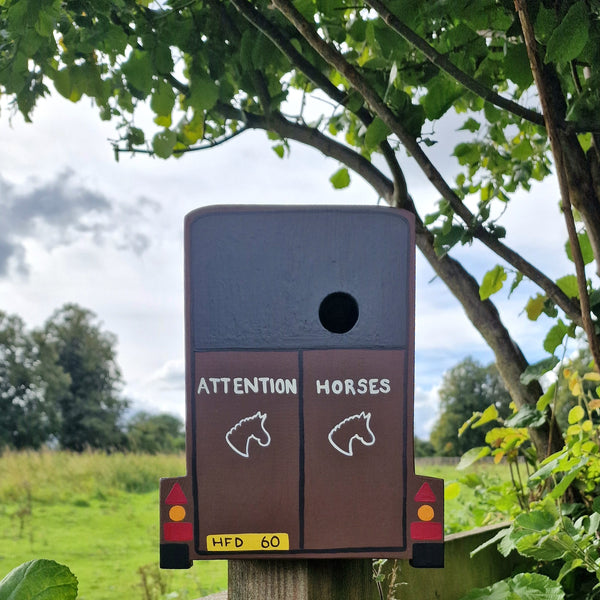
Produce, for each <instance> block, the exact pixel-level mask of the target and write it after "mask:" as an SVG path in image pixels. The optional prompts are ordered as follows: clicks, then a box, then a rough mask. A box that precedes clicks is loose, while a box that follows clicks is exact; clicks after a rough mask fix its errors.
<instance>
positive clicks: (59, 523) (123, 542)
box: [0, 452, 507, 600]
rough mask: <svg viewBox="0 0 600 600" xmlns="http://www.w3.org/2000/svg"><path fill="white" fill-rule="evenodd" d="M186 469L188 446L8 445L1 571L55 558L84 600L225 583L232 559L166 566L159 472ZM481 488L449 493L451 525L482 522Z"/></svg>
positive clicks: (1, 487)
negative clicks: (104, 450) (69, 448)
mask: <svg viewBox="0 0 600 600" xmlns="http://www.w3.org/2000/svg"><path fill="white" fill-rule="evenodd" d="M486 470H487V471H489V472H488V473H485V471H486ZM418 472H419V473H421V474H424V475H432V476H435V477H442V478H443V479H445V480H446V481H447V482H448V483H451V482H453V481H455V480H456V479H457V477H458V476H460V474H458V473H457V472H456V471H455V469H454V468H453V467H438V466H430V467H420V468H419V469H418ZM477 472H478V473H481V472H484V475H485V478H486V481H487V482H488V483H489V482H490V481H492V482H494V481H501V480H503V479H505V478H506V477H507V474H506V472H505V470H504V472H503V470H498V468H494V467H493V466H486V467H481V468H480V469H479V470H478V471H477ZM184 473H185V459H184V456H183V455H159V456H147V455H122V454H112V455H105V454H100V453H84V454H71V453H66V452H40V453H35V452H31V453H14V452H6V453H4V454H2V456H1V457H0V579H1V578H2V577H3V576H4V575H5V574H6V573H8V572H9V571H10V570H11V569H13V568H14V567H15V566H17V565H19V564H21V563H22V562H25V561H27V560H31V559H34V558H50V559H53V560H56V561H57V562H60V563H63V564H66V565H67V566H69V568H70V569H71V570H72V571H73V573H74V574H75V575H76V576H77V578H78V579H79V599H80V600H117V599H118V600H121V599H123V598H126V599H127V600H162V599H168V600H193V599H195V598H200V597H202V596H204V595H207V594H210V593H213V592H216V591H219V590H222V589H225V588H226V587H227V567H226V563H225V562H224V561H198V562H196V563H195V564H194V567H193V568H192V569H190V570H186V571H161V570H160V569H159V568H158V480H159V478H160V477H161V476H163V477H164V476H178V475H183V474H184ZM455 487H456V486H455ZM481 494H482V491H481V489H478V488H477V487H475V488H472V487H469V486H465V485H462V486H461V488H460V493H459V496H458V497H456V498H453V499H450V500H448V501H447V502H446V523H447V531H456V530H460V529H468V528H470V527H474V526H476V525H479V524H481V523H479V522H477V520H478V519H480V520H481V519H483V518H484V516H483V509H481V505H482V502H481ZM484 504H485V503H484Z"/></svg>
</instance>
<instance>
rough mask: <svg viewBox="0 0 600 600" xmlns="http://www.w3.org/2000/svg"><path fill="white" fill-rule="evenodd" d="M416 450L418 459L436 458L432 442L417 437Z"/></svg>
mask: <svg viewBox="0 0 600 600" xmlns="http://www.w3.org/2000/svg"><path fill="white" fill-rule="evenodd" d="M414 449H415V457H416V458H423V457H426V456H434V454H435V449H434V447H433V444H432V443H431V442H428V441H427V440H422V439H420V438H418V437H415V443H414Z"/></svg>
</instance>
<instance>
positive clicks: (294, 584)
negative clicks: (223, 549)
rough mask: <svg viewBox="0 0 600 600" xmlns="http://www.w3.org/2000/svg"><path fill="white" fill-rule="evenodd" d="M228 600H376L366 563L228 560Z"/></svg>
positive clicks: (335, 560)
mask: <svg viewBox="0 0 600 600" xmlns="http://www.w3.org/2000/svg"><path fill="white" fill-rule="evenodd" d="M228 600H379V592H378V590H377V585H376V583H375V580H374V579H373V570H372V561H371V560H369V559H316V560H306V559H304V560H286V559H279V560H230V561H229V595H228Z"/></svg>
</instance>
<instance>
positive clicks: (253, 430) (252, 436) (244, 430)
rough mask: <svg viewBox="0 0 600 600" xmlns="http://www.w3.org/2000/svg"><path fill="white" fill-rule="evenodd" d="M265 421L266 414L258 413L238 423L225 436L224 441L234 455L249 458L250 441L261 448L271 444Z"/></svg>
mask: <svg viewBox="0 0 600 600" xmlns="http://www.w3.org/2000/svg"><path fill="white" fill-rule="evenodd" d="M266 419H267V414H266V413H261V412H260V411H258V412H256V413H255V414H253V415H252V416H251V417H246V418H245V419H242V420H241V421H238V422H237V423H236V424H235V425H234V426H233V427H232V428H231V429H230V430H229V431H228V432H227V433H226V434H225V441H226V442H227V443H228V444H229V447H230V448H231V449H232V450H233V451H234V452H235V453H236V454H239V455H240V456H243V457H244V458H249V457H250V441H251V440H255V441H256V442H257V443H258V445H259V446H262V447H263V448H265V447H266V446H268V445H269V444H270V443H271V436H270V434H269V432H268V431H267V429H266V427H265V421H266Z"/></svg>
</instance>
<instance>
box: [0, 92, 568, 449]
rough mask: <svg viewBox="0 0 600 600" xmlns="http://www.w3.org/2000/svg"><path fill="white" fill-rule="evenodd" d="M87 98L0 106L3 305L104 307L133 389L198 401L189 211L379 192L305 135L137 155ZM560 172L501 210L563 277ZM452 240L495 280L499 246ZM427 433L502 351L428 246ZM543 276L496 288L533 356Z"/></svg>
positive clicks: (44, 311) (420, 273)
mask: <svg viewBox="0 0 600 600" xmlns="http://www.w3.org/2000/svg"><path fill="white" fill-rule="evenodd" d="M460 123H461V122H460V121H458V120H457V119H455V118H453V119H450V120H449V121H448V122H445V123H438V124H437V125H436V126H435V132H434V136H433V137H434V138H435V139H437V141H438V144H436V146H434V147H433V149H431V150H430V151H429V150H428V152H429V153H430V154H431V155H432V158H434V161H435V162H436V164H438V166H439V167H440V169H441V171H442V172H443V173H444V174H445V175H447V176H450V177H452V176H453V174H456V173H457V172H458V165H457V163H456V161H455V159H454V158H452V157H451V152H452V148H453V146H454V144H455V143H456V141H457V139H458V135H459V133H458V132H457V129H458V127H459V126H460ZM115 137H116V134H115V130H114V125H113V124H111V123H106V122H102V121H100V119H99V117H98V115H97V113H96V111H95V110H94V108H93V107H92V106H91V104H90V103H89V102H87V101H86V100H85V99H84V100H82V101H81V102H80V103H78V104H71V103H70V102H68V101H67V100H64V99H62V98H49V99H47V100H46V101H42V102H41V103H40V104H39V105H38V107H37V108H36V110H35V111H34V113H33V124H26V123H24V122H23V120H22V119H21V118H20V116H18V115H17V116H13V117H12V118H10V112H9V110H8V109H7V108H6V107H4V108H3V111H2V113H1V114H0V310H3V311H5V312H7V313H9V314H17V315H19V316H20V317H21V318H22V319H23V320H24V321H25V322H26V324H27V326H28V327H30V328H33V327H39V326H41V325H43V323H44V322H45V321H46V319H48V318H49V317H50V315H51V314H52V312H53V311H55V310H56V309H58V308H60V307H61V306H62V305H64V304H65V303H67V302H75V303H77V304H79V305H81V306H83V307H85V308H88V309H90V310H92V311H93V312H94V313H95V314H96V315H97V317H98V320H99V321H100V323H101V324H102V327H103V329H105V330H107V331H110V332H112V333H114V334H115V335H116V336H117V338H118V346H117V352H118V362H119V365H120V367H121V370H122V374H123V379H124V384H125V385H124V389H123V394H124V395H125V396H126V397H127V398H129V399H130V400H131V401H132V406H133V408H134V409H136V410H138V409H139V410H146V411H150V412H161V411H165V412H171V413H173V414H177V415H180V416H182V417H183V416H184V411H185V397H184V338H183V336H184V312H183V311H184V308H183V307H184V297H183V294H184V292H183V219H184V216H185V215H186V214H187V213H188V212H189V211H191V210H193V209H195V208H198V207H201V206H207V205H214V204H226V205H230V204H282V205H291V204H316V205H326V204H329V205H336V206H337V205H353V204H355V205H356V204H358V205H371V206H372V205H376V204H377V203H378V198H377V197H376V195H375V193H374V192H373V191H372V189H371V188H370V187H369V186H368V185H366V184H365V183H363V182H362V181H361V180H360V178H359V177H358V176H356V175H352V176H351V177H352V183H351V185H350V187H349V188H347V189H345V190H341V191H339V190H334V189H333V188H332V186H331V184H330V183H329V177H330V176H331V175H332V174H333V173H334V172H335V171H336V170H337V169H338V168H339V165H338V164H337V163H336V162H335V161H332V160H330V159H324V158H323V157H322V156H321V155H320V154H319V153H318V152H316V151H314V150H311V149H308V148H303V147H301V146H299V145H296V144H292V147H291V153H290V156H289V158H286V159H284V160H282V159H280V158H279V157H278V156H277V155H276V154H275V152H273V150H272V149H271V147H270V146H271V144H270V142H269V141H268V140H267V138H266V135H265V134H264V133H262V132H252V133H245V134H243V135H241V136H239V137H237V138H236V139H234V140H232V141H230V142H228V143H226V144H224V145H222V146H219V147H218V148H214V149H211V150H208V151H203V152H198V153H193V154H189V155H187V156H184V157H182V158H180V159H177V160H175V159H169V160H167V161H164V160H160V159H153V158H150V157H147V156H140V155H138V156H133V157H131V156H121V159H120V161H119V162H116V161H115V159H114V154H113V151H112V147H111V145H110V142H109V140H110V139H114V138H115ZM401 163H402V166H403V167H404V168H405V171H406V175H407V180H408V185H409V191H410V193H411V195H412V196H413V198H414V199H415V202H416V204H417V206H418V207H419V209H420V210H421V211H422V214H425V213H427V212H428V211H429V210H430V209H432V208H433V207H434V205H435V201H436V198H437V194H436V192H435V191H434V190H433V189H432V188H431V186H430V185H429V184H428V183H427V182H426V181H425V179H424V178H423V176H422V175H420V174H419V172H418V171H417V170H416V168H415V166H414V164H413V163H412V161H411V159H410V158H409V157H406V156H402V157H401ZM557 203H558V192H557V187H556V184H555V182H554V181H553V180H552V179H550V180H548V181H547V182H544V183H542V184H538V185H536V186H535V187H534V188H532V190H531V192H530V193H524V192H523V193H519V194H518V195H517V196H516V197H515V199H514V200H513V201H512V202H511V203H510V204H509V205H508V207H507V208H506V210H505V211H504V213H503V214H502V215H501V218H500V221H499V222H500V224H502V225H504V226H505V227H506V228H507V231H508V236H507V242H508V243H509V244H512V245H514V246H515V247H516V249H517V250H518V251H519V252H521V253H522V254H523V255H524V256H525V257H526V258H528V259H529V260H530V261H531V262H533V263H534V264H535V265H537V266H538V267H540V268H541V269H542V270H546V271H547V272H548V273H549V274H550V275H551V276H553V277H560V276H561V275H565V274H567V273H569V272H570V270H571V266H570V263H569V262H568V261H567V259H566V258H565V257H564V253H563V252H560V251H557V248H558V249H560V248H561V247H562V241H560V242H559V243H558V244H557V241H559V240H564V238H565V236H564V233H563V226H562V222H561V217H560V215H559V212H558V204H557ZM452 255H453V256H454V257H455V258H458V259H459V260H463V261H464V263H465V265H466V266H467V268H468V269H469V270H470V271H471V272H472V274H473V275H474V276H475V277H476V278H477V279H478V280H479V281H481V279H482V277H483V275H484V273H485V272H486V271H487V270H489V269H491V268H492V267H493V266H494V265H495V264H496V263H497V262H498V261H497V260H496V259H495V258H494V257H492V256H491V255H490V253H489V252H488V251H487V250H486V249H484V248H482V247H481V246H478V245H477V244H474V245H473V246H471V247H465V248H459V249H457V250H456V251H453V253H452ZM416 277H417V287H416V290H417V292H416V294H417V298H416V350H415V374H416V379H415V386H416V389H415V434H416V435H418V436H419V437H421V438H427V437H428V435H429V431H430V429H431V426H432V425H433V423H434V421H435V419H436V417H437V414H438V390H439V386H440V384H441V382H442V377H443V374H444V372H445V371H447V370H448V369H449V368H451V367H453V366H454V365H456V364H457V363H458V362H460V361H461V360H462V359H463V358H465V357H466V356H472V357H473V358H475V359H477V360H479V361H480V362H481V363H483V364H487V363H489V362H492V361H493V356H492V354H491V352H490V351H489V349H488V348H487V346H486V345H485V343H484V342H483V340H482V339H481V337H480V336H479V334H478V333H477V331H476V330H475V329H474V328H473V327H472V326H471V324H470V323H469V322H468V320H467V319H466V317H465V316H464V314H463V312H462V309H461V307H460V305H459V304H458V302H457V301H456V300H455V299H454V298H453V297H452V295H451V294H450V293H449V292H448V291H447V290H446V289H445V287H444V285H443V283H442V282H441V281H439V280H438V279H436V278H435V277H434V274H433V271H432V270H431V268H430V267H429V265H427V263H426V262H425V261H424V260H423V259H422V258H421V257H420V256H418V257H417V274H416ZM535 293H536V291H535V290H534V288H533V287H532V286H531V285H528V284H527V283H526V282H525V283H524V284H522V285H521V286H520V287H519V288H518V290H517V292H515V294H514V295H513V297H512V298H511V300H510V302H509V301H508V298H507V292H506V291H504V290H503V291H502V292H500V293H499V294H497V295H496V296H495V299H496V300H497V301H498V304H499V307H500V310H501V313H502V315H503V317H504V319H505V321H506V322H507V324H508V326H509V328H510V329H511V331H512V332H513V335H514V337H515V338H516V340H517V343H518V344H519V345H520V346H521V347H522V349H523V350H524V352H525V354H526V356H527V357H528V359H529V360H530V361H536V360H539V359H540V358H543V356H544V352H543V349H542V342H543V336H544V332H545V331H546V330H547V329H548V328H549V326H550V324H549V322H548V321H544V320H543V319H542V320H540V322H538V323H532V322H530V321H528V320H527V317H526V315H525V314H524V312H523V307H524V305H525V302H526V300H527V297H528V296H529V295H531V294H535Z"/></svg>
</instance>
